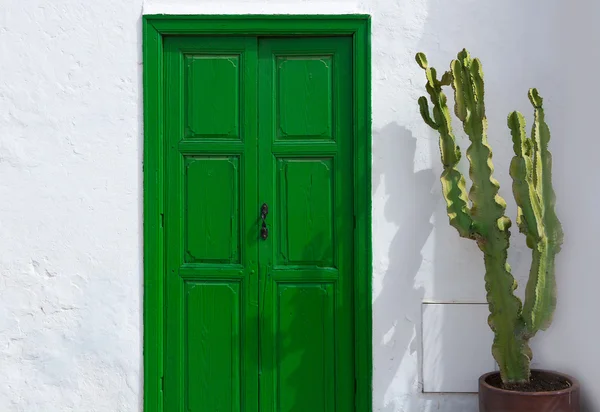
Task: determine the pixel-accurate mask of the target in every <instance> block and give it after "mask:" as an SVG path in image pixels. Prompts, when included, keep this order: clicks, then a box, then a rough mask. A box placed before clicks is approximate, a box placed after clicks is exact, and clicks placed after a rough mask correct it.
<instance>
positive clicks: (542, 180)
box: [513, 89, 563, 336]
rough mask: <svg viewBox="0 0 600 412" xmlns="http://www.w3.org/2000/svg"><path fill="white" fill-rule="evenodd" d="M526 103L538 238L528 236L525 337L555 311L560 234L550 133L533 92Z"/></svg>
mask: <svg viewBox="0 0 600 412" xmlns="http://www.w3.org/2000/svg"><path fill="white" fill-rule="evenodd" d="M529 100H530V101H531V104H532V105H533V107H534V124H533V127H532V132H531V141H532V149H533V150H532V158H533V164H532V166H531V168H532V172H531V178H530V181H529V186H531V187H533V188H534V193H533V194H532V196H533V195H535V196H536V197H535V198H536V199H538V204H537V205H536V208H535V209H534V212H535V213H534V215H535V219H536V222H537V226H538V231H539V236H538V237H535V238H532V239H531V240H530V239H529V237H530V235H529V234H528V246H529V247H530V248H531V249H532V265H531V271H530V273H529V281H528V282H527V287H526V289H525V305H524V307H523V317H524V319H525V323H526V325H527V333H528V335H529V336H534V335H535V334H536V333H537V331H539V330H540V329H541V330H545V329H547V328H548V326H549V325H550V323H551V322H552V316H553V314H554V310H555V308H556V277H555V257H556V254H557V253H558V252H560V248H561V245H562V242H563V231H562V226H561V224H560V221H559V220H558V218H557V216H556V212H555V207H554V206H555V203H556V195H555V193H554V189H553V187H552V155H551V154H550V152H549V150H548V143H549V141H550V129H549V127H548V125H547V124H546V122H545V118H544V109H543V100H542V98H541V97H540V95H539V94H538V92H537V90H536V89H531V90H530V91H529ZM513 179H514V177H513ZM515 199H517V193H515ZM518 202H519V200H517V203H518ZM519 206H520V207H521V208H522V206H521V205H519ZM523 216H524V217H526V214H525V213H523ZM527 226H528V227H529V226H531V223H529V222H527Z"/></svg>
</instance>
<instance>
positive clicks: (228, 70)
mask: <svg viewBox="0 0 600 412" xmlns="http://www.w3.org/2000/svg"><path fill="white" fill-rule="evenodd" d="M240 57H241V56H240V55H239V54H233V55H229V54H227V53H222V52H221V53H211V52H209V53H202V54H188V55H185V56H184V65H185V76H184V82H185V83H184V90H185V92H184V96H185V106H186V108H185V137H186V138H203V139H207V138H228V139H239V138H240V137H241V134H240V129H239V120H240V107H239V103H240V77H241V73H240V68H241V62H240Z"/></svg>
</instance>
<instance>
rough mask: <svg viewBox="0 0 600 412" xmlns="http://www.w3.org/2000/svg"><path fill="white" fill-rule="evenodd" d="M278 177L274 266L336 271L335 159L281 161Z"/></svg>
mask: <svg viewBox="0 0 600 412" xmlns="http://www.w3.org/2000/svg"><path fill="white" fill-rule="evenodd" d="M276 173H277V193H278V196H277V201H278V203H277V210H279V211H280V213H279V221H278V224H277V227H276V232H277V250H278V252H279V253H277V255H276V257H275V266H276V267H280V266H287V265H304V266H305V265H316V266H320V267H334V252H335V249H336V247H335V241H334V238H333V225H334V221H333V204H334V203H335V199H334V196H333V186H334V181H335V176H334V160H333V158H332V157H329V158H302V159H297V158H291V159H290V158H285V157H279V158H278V159H277V171H276ZM299 223H300V224H299Z"/></svg>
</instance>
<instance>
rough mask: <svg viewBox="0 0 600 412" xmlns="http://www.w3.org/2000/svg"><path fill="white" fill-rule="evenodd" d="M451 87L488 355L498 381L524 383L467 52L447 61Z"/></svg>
mask: <svg viewBox="0 0 600 412" xmlns="http://www.w3.org/2000/svg"><path fill="white" fill-rule="evenodd" d="M451 68H452V75H453V77H454V82H453V84H452V86H453V88H454V92H455V102H456V104H455V112H456V115H457V117H458V118H459V119H461V120H462V123H463V129H464V131H465V133H466V134H467V135H468V136H469V140H470V141H471V145H470V146H469V148H468V149H467V158H468V159H469V163H470V167H469V175H470V177H471V180H472V181H473V185H472V186H471V190H470V192H469V199H470V200H471V202H472V204H473V207H472V208H471V218H472V219H473V225H474V226H475V228H476V231H477V234H478V237H477V245H478V246H479V248H480V249H481V251H482V252H483V254H484V263H485V268H486V273H485V282H486V290H487V300H488V303H489V309H490V316H489V317H488V323H489V325H490V327H491V329H492V330H493V331H494V334H495V337H494V344H493V346H492V353H493V355H494V358H495V359H496V362H497V363H498V365H499V366H500V372H501V375H502V378H503V380H505V381H509V382H519V381H526V380H527V379H528V378H529V358H528V356H527V355H526V353H527V352H528V350H529V349H528V347H527V341H526V339H525V335H524V325H523V321H522V318H521V308H522V304H521V301H520V300H519V299H518V298H517V297H516V296H515V295H514V293H513V291H514V289H515V288H516V282H515V280H514V278H513V276H512V274H511V272H510V267H509V266H508V263H507V259H508V247H509V238H510V231H509V228H510V226H511V222H510V219H509V218H508V217H507V216H506V215H505V210H506V202H505V201H504V199H502V198H501V197H500V195H499V194H498V190H499V188H500V185H499V183H498V181H497V180H496V179H494V177H493V172H494V166H493V164H492V150H491V148H490V146H489V144H488V142H487V119H486V116H485V104H484V84H483V71H482V68H481V63H480V61H479V60H478V59H472V58H471V56H470V55H469V53H468V52H467V51H466V50H462V51H461V52H460V53H458V56H457V59H456V60H454V61H453V62H452V65H451Z"/></svg>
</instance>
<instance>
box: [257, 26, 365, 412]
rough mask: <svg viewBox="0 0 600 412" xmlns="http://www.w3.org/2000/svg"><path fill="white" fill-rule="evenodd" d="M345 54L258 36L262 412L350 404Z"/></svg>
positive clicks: (338, 410)
mask: <svg viewBox="0 0 600 412" xmlns="http://www.w3.org/2000/svg"><path fill="white" fill-rule="evenodd" d="M351 50H352V39H351V38H343V37H340V38H289V39H268V38H264V39H260V40H259V76H260V77H259V159H260V162H259V198H260V199H261V202H262V201H264V202H266V203H268V204H269V206H270V208H271V211H270V213H269V218H268V219H267V224H268V226H269V229H270V232H269V233H270V236H269V238H268V239H267V240H266V241H263V242H261V243H260V246H259V265H260V286H259V291H260V292H259V293H260V306H261V313H260V325H261V332H260V333H261V347H260V350H261V371H262V372H261V385H260V388H261V392H260V395H261V396H260V408H261V412H305V411H315V412H317V411H318V412H334V411H335V412H350V411H352V410H353V409H354V343H353V342H354V331H353V311H354V308H353V304H352V302H353V257H352V256H353V254H352V253H353V252H352V249H353V189H352V187H353V178H352V170H353V169H352V144H353V133H352V113H351V107H352V92H351V90H352V88H351V87H352V54H351Z"/></svg>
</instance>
